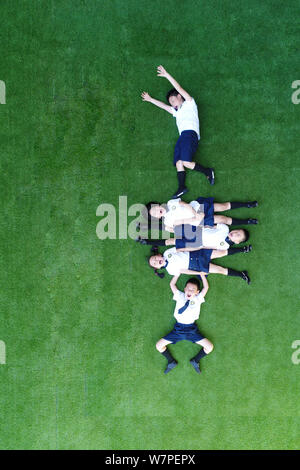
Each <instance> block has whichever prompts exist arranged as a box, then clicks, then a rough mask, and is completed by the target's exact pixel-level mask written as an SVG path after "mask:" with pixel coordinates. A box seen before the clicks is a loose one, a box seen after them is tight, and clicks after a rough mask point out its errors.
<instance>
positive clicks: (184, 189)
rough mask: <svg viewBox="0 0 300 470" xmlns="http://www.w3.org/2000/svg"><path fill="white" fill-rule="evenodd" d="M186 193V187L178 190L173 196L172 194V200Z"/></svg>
mask: <svg viewBox="0 0 300 470" xmlns="http://www.w3.org/2000/svg"><path fill="white" fill-rule="evenodd" d="M187 192H188V189H187V188H186V187H184V188H181V189H178V191H177V192H176V193H175V194H173V196H172V199H177V198H178V197H181V196H183V195H184V194H185V193H187Z"/></svg>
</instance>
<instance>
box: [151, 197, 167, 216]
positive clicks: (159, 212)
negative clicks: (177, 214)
mask: <svg viewBox="0 0 300 470" xmlns="http://www.w3.org/2000/svg"><path fill="white" fill-rule="evenodd" d="M146 209H147V211H148V216H149V217H154V218H156V219H161V218H162V216H163V215H164V214H165V212H166V209H165V208H164V207H163V206H162V205H161V204H160V202H156V201H151V202H148V203H147V204H146Z"/></svg>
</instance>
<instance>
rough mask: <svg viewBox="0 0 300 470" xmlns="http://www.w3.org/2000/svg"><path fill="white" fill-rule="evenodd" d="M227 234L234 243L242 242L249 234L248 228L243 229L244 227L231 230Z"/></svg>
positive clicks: (246, 239)
mask: <svg viewBox="0 0 300 470" xmlns="http://www.w3.org/2000/svg"><path fill="white" fill-rule="evenodd" d="M228 236H229V238H230V240H231V241H232V242H233V243H236V244H237V245H238V244H239V243H244V242H246V241H248V240H249V236H250V234H249V232H248V230H245V229H244V228H239V229H236V230H231V232H229V234H228Z"/></svg>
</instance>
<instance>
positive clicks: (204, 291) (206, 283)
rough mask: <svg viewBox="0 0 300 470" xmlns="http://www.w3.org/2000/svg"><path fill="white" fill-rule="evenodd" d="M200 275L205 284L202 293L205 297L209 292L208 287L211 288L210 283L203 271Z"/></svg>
mask: <svg viewBox="0 0 300 470" xmlns="http://www.w3.org/2000/svg"><path fill="white" fill-rule="evenodd" d="M206 274H207V273H206ZM200 277H201V281H202V284H203V289H202V291H201V292H200V293H201V294H202V296H203V297H205V296H206V294H207V291H208V289H209V284H208V282H207V279H206V275H205V274H203V273H201V274H200Z"/></svg>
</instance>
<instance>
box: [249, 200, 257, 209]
mask: <svg viewBox="0 0 300 470" xmlns="http://www.w3.org/2000/svg"><path fill="white" fill-rule="evenodd" d="M257 206H258V202H257V201H253V202H247V207H248V208H249V209H250V208H251V207H257Z"/></svg>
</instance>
